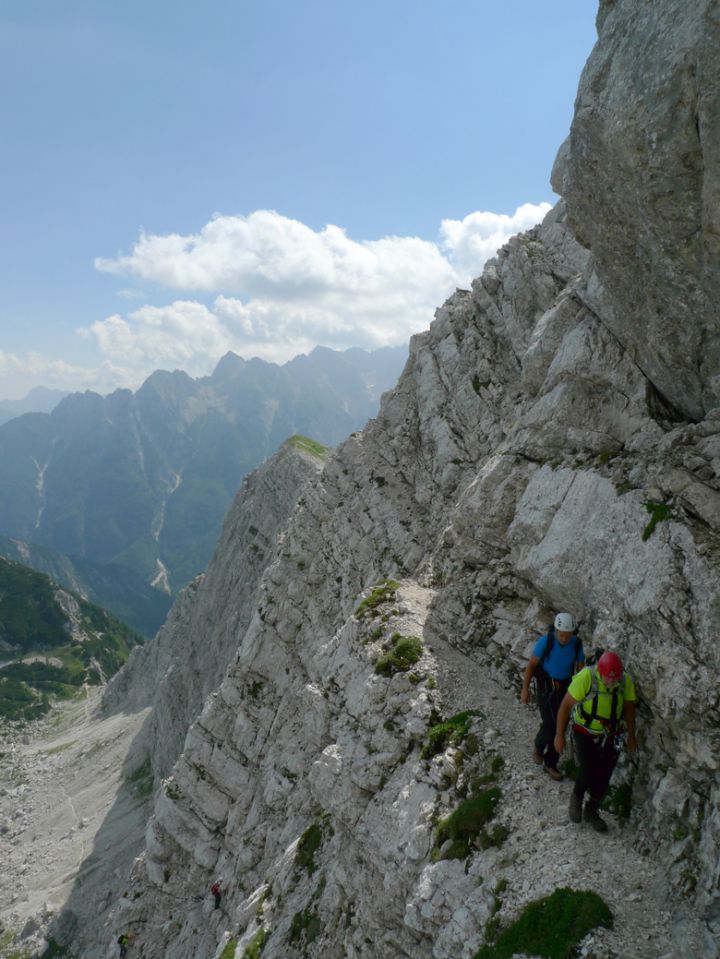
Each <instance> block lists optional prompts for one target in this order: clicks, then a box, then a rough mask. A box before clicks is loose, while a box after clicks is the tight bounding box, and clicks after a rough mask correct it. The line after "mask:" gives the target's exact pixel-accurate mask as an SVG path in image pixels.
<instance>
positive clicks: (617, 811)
mask: <svg viewBox="0 0 720 959" xmlns="http://www.w3.org/2000/svg"><path fill="white" fill-rule="evenodd" d="M601 805H602V808H603V809H607V810H608V812H611V813H613V814H614V815H615V816H617V818H618V819H629V818H630V811H631V810H632V786H631V785H630V783H620V785H619V786H611V787H610V789H609V790H608V793H607V795H606V796H605V798H604V799H603V801H602V803H601Z"/></svg>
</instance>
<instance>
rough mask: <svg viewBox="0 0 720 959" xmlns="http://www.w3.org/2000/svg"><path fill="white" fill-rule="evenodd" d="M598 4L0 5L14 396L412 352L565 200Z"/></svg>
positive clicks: (406, 0)
mask: <svg viewBox="0 0 720 959" xmlns="http://www.w3.org/2000/svg"><path fill="white" fill-rule="evenodd" d="M596 10H597V2H596V0H554V2H553V3H552V4H541V3H538V2H537V0H505V2H503V3H501V4H498V3H497V2H496V0H492V2H489V0H443V2H440V0H362V2H355V3H351V2H349V0H203V2H202V3H201V2H200V0H172V2H171V0H142V2H140V0H123V2H122V3H114V2H111V0H63V2H62V3H60V2H56V0H0V111H1V112H0V116H2V130H3V145H2V149H1V150H0V208H1V211H2V212H1V215H0V398H6V399H11V398H19V397H22V396H24V395H25V394H26V393H27V392H28V390H29V389H30V388H32V387H34V386H37V385H43V386H46V387H50V388H60V389H67V390H84V389H93V390H97V391H98V392H101V393H106V392H109V391H111V390H112V389H114V388H117V387H129V388H132V389H136V388H137V387H138V386H139V385H140V384H141V382H142V381H143V379H144V378H145V377H146V376H147V375H149V374H150V373H151V372H152V371H153V370H155V369H159V368H162V369H175V368H180V369H184V370H186V371H187V372H189V373H190V374H191V375H193V376H200V375H205V374H207V373H209V372H211V370H212V369H213V368H214V366H215V364H216V363H217V361H218V359H219V358H220V357H221V356H222V355H223V354H224V353H225V352H227V351H228V350H230V349H232V350H233V351H234V352H236V353H239V354H240V355H242V356H245V357H248V358H249V357H251V356H260V357H262V358H263V359H266V360H270V361H274V362H279V363H282V362H285V361H286V360H288V359H290V358H291V357H292V356H295V355H297V354H298V353H302V352H308V351H309V350H311V349H312V348H313V347H314V346H316V345H319V344H321V345H325V346H330V347H333V348H337V349H343V348H346V347H348V346H361V347H364V348H366V349H374V348H377V347H380V346H386V345H397V344H401V343H406V342H407V341H408V339H409V337H410V336H411V335H413V334H414V333H417V332H420V331H421V330H424V329H426V328H427V327H428V326H429V325H430V323H431V321H432V318H433V312H434V310H435V308H436V307H437V306H439V305H440V304H441V303H442V302H443V300H444V299H445V298H446V297H447V296H449V295H450V294H451V293H452V292H453V291H454V289H455V287H456V286H460V287H467V286H469V284H470V282H471V280H472V278H473V277H476V276H478V275H480V273H481V272H482V268H483V265H484V263H485V261H486V260H487V259H488V258H489V257H491V256H492V255H493V254H494V253H495V251H496V250H497V248H498V247H499V246H500V245H502V243H504V242H505V241H506V240H507V239H508V238H509V237H510V236H511V235H513V234H514V233H517V232H519V231H521V230H525V229H529V228H530V227H531V226H532V225H533V224H534V223H536V222H538V221H539V220H540V219H541V218H542V216H543V215H544V213H545V212H546V211H547V209H549V207H550V205H551V204H553V203H554V202H556V200H557V197H555V195H554V194H553V192H552V189H551V187H550V183H549V178H550V171H551V169H552V164H553V160H554V157H555V154H556V152H557V149H558V147H559V146H560V144H561V143H562V141H563V140H564V139H565V137H566V136H567V133H568V130H569V126H570V122H571V119H572V108H573V102H574V99H575V93H576V90H577V84H578V80H579V77H580V73H581V70H582V67H583V65H584V63H585V61H586V59H587V56H588V54H589V53H590V50H591V48H592V45H593V43H594V41H595V26H594V21H595V14H596Z"/></svg>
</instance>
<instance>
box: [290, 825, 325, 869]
mask: <svg viewBox="0 0 720 959" xmlns="http://www.w3.org/2000/svg"><path fill="white" fill-rule="evenodd" d="M322 841H323V832H322V826H321V825H320V823H317V822H314V823H313V824H312V826H308V828H307V829H306V830H305V832H304V833H303V834H302V836H301V837H300V839H299V841H298V844H297V849H296V851H295V868H296V869H297V870H298V871H299V870H301V869H306V870H307V874H308V876H312V874H313V873H314V872H315V869H316V866H315V853H316V852H317V851H318V849H319V848H320V846H321V845H322Z"/></svg>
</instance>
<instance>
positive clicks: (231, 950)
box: [220, 939, 237, 959]
mask: <svg viewBox="0 0 720 959" xmlns="http://www.w3.org/2000/svg"><path fill="white" fill-rule="evenodd" d="M236 949H237V939H231V940H230V942H228V943H226V944H225V948H224V949H223V951H222V952H221V953H220V959H235V950H236Z"/></svg>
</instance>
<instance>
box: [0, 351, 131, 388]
mask: <svg viewBox="0 0 720 959" xmlns="http://www.w3.org/2000/svg"><path fill="white" fill-rule="evenodd" d="M142 379H143V376H142V374H139V373H138V372H137V371H136V370H134V369H132V368H130V367H119V366H116V365H115V364H114V363H112V362H111V361H109V360H105V361H103V362H102V363H100V364H99V365H98V366H93V367H88V366H79V365H77V364H73V363H67V362H66V361H65V360H58V359H51V358H49V357H47V356H43V355H42V354H41V353H26V354H25V356H17V355H16V354H14V353H3V352H2V351H0V399H22V398H24V397H25V396H27V394H28V393H29V392H30V390H31V389H32V388H33V387H34V386H46V387H47V388H48V389H57V390H69V391H74V390H94V391H95V392H98V393H108V392H110V391H111V390H113V389H115V388H116V387H117V386H118V385H120V384H122V385H123V386H128V387H135V386H139V385H140V383H141V382H142Z"/></svg>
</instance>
